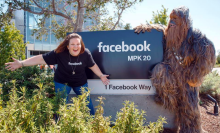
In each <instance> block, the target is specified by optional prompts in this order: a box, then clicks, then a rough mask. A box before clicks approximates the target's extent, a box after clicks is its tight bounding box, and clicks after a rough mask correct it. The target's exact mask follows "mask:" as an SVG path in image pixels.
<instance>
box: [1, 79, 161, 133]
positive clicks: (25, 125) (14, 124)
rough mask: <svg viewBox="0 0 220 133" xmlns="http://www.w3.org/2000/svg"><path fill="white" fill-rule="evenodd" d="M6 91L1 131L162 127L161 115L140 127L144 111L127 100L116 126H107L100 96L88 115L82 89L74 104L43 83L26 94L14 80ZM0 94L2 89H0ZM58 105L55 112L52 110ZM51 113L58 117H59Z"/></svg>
mask: <svg viewBox="0 0 220 133" xmlns="http://www.w3.org/2000/svg"><path fill="white" fill-rule="evenodd" d="M11 82H12V85H13V86H12V88H11V90H10V93H9V95H8V96H9V101H7V102H6V103H5V106H2V104H1V103H2V97H0V118H1V119H0V132H4V133H11V132H15V133H20V132H28V133H29V132H30V133H32V132H34V133H35V132H53V133H60V132H77V133H78V132H79V133H94V132H99V133H128V132H129V133H130V132H131V133H146V132H152V133H159V131H162V129H163V123H165V119H164V118H161V117H160V118H159V119H158V121H157V122H153V123H151V122H150V124H149V125H148V126H143V124H144V123H146V122H145V118H144V116H145V112H144V111H141V112H140V111H139V110H138V109H136V108H135V107H136V106H135V105H134V103H130V102H129V101H126V102H125V104H124V107H123V108H122V109H121V111H120V112H119V113H118V114H117V119H116V122H115V126H113V127H110V126H109V125H110V119H111V117H104V116H103V113H104V109H103V107H102V105H103V104H104V102H103V100H104V98H103V97H99V98H98V100H97V101H98V102H99V105H98V106H97V107H96V109H97V111H96V113H95V115H94V116H92V115H90V111H89V108H88V107H87V104H88V101H87V97H88V96H89V93H90V91H88V92H86V91H85V90H89V89H87V88H86V89H85V88H83V89H82V95H80V96H78V97H73V98H72V101H73V103H70V104H65V103H66V102H65V100H58V101H59V102H56V101H57V99H56V98H58V99H59V97H60V96H56V97H53V98H48V97H47V92H46V90H45V88H44V87H45V86H44V85H43V84H42V83H38V84H37V87H38V88H37V89H34V91H33V95H32V96H28V95H27V89H26V88H25V87H22V88H20V89H17V88H16V83H17V82H16V81H15V80H13V81H11ZM0 94H1V96H2V95H3V94H2V91H1V89H0ZM55 107H58V109H57V110H58V111H55V109H54V108H55ZM54 114H57V116H59V118H58V120H57V121H56V119H55V118H54Z"/></svg>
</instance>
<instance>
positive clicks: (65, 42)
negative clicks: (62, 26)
mask: <svg viewBox="0 0 220 133" xmlns="http://www.w3.org/2000/svg"><path fill="white" fill-rule="evenodd" d="M72 38H79V39H80V44H81V50H80V53H79V54H82V53H84V51H85V45H84V43H83V40H82V37H81V36H80V35H79V34H77V33H72V34H69V35H68V36H66V38H65V39H64V40H63V41H62V42H61V43H60V45H59V46H58V47H57V48H56V49H55V52H56V53H61V52H63V51H65V50H67V46H68V45H69V42H70V39H72Z"/></svg>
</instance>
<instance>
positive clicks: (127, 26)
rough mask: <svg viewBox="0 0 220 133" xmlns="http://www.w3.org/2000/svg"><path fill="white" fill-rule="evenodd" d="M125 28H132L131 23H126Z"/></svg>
mask: <svg viewBox="0 0 220 133" xmlns="http://www.w3.org/2000/svg"><path fill="white" fill-rule="evenodd" d="M124 29H125V30H130V29H132V27H131V24H130V23H126V25H125V27H124Z"/></svg>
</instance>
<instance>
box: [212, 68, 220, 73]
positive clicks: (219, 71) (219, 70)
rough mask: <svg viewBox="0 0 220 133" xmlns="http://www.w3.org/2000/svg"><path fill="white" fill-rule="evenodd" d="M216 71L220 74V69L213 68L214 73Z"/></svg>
mask: <svg viewBox="0 0 220 133" xmlns="http://www.w3.org/2000/svg"><path fill="white" fill-rule="evenodd" d="M215 70H217V71H218V73H219V74H220V68H213V69H212V71H215Z"/></svg>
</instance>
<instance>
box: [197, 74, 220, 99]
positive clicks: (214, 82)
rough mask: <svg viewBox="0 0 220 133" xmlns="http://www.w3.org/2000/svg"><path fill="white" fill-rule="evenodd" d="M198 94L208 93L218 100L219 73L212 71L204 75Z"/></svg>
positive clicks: (219, 92) (219, 96)
mask: <svg viewBox="0 0 220 133" xmlns="http://www.w3.org/2000/svg"><path fill="white" fill-rule="evenodd" d="M200 94H210V95H211V96H213V97H215V98H216V99H217V100H218V101H220V75H219V74H218V72H217V71H213V72H211V73H209V74H208V75H206V76H205V78H204V81H203V83H202V85H201V87H200Z"/></svg>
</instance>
